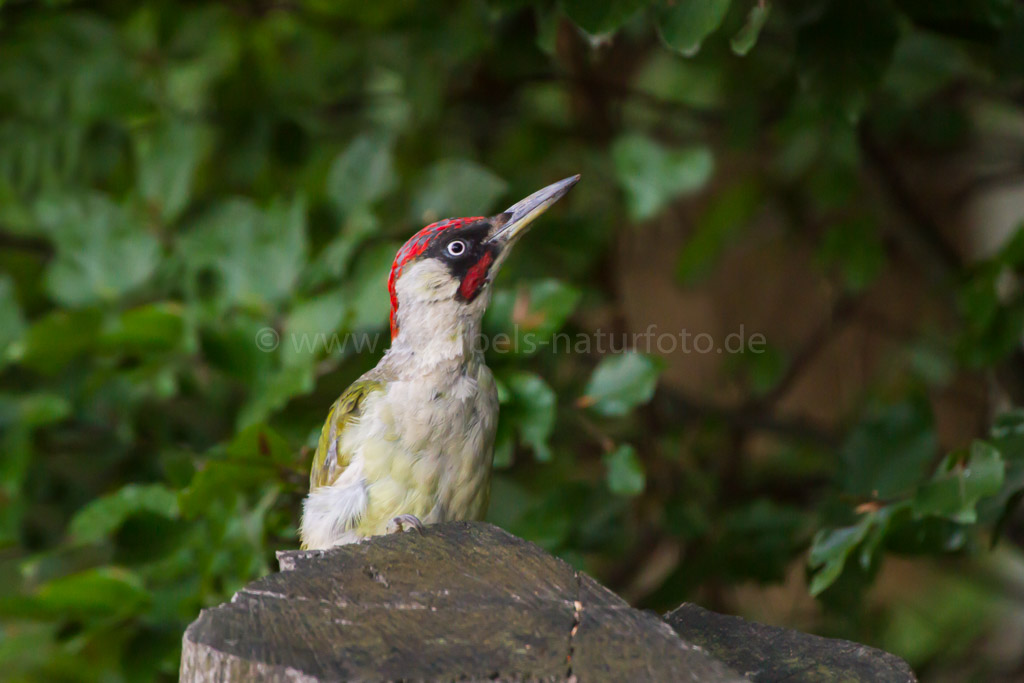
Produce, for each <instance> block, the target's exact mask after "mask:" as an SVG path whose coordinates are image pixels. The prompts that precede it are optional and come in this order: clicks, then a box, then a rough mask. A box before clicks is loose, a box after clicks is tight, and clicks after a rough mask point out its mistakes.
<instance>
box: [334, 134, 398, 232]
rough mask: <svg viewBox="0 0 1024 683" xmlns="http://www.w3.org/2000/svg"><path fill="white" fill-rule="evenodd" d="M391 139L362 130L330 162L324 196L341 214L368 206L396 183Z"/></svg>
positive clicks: (388, 191)
mask: <svg viewBox="0 0 1024 683" xmlns="http://www.w3.org/2000/svg"><path fill="white" fill-rule="evenodd" d="M392 157H393V154H392V142H391V140H390V139H388V138H385V137H384V136H381V135H372V134H365V135H360V136H359V137H357V138H356V139H355V140H353V141H352V142H351V143H350V144H349V146H348V147H347V148H346V149H345V151H343V152H342V153H341V154H339V155H338V156H337V158H335V160H334V163H333V164H331V170H330V171H329V172H328V174H327V196H328V198H329V199H330V200H331V203H332V204H333V205H334V208H335V209H337V210H338V212H339V213H341V214H342V215H348V214H350V213H352V211H354V210H355V209H359V208H363V207H366V206H369V205H370V204H372V203H373V202H375V201H377V200H378V199H380V198H382V197H385V196H387V194H388V193H390V192H391V191H392V190H393V189H394V188H395V185H396V184H397V181H398V177H397V175H396V174H395V169H394V160H393V158H392Z"/></svg>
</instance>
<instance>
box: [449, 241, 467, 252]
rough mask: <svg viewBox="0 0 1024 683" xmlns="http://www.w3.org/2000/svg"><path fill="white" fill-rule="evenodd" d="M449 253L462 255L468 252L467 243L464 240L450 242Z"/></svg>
mask: <svg viewBox="0 0 1024 683" xmlns="http://www.w3.org/2000/svg"><path fill="white" fill-rule="evenodd" d="M448 253H449V254H451V255H452V256H462V255H463V254H465V253H466V243H465V242H463V241H462V240H455V241H453V242H449V243H448Z"/></svg>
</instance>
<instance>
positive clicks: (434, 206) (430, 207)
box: [411, 159, 507, 223]
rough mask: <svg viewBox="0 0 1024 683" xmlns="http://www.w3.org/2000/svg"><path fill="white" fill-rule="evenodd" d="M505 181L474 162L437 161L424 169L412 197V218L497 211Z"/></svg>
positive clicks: (431, 219) (433, 218)
mask: <svg viewBox="0 0 1024 683" xmlns="http://www.w3.org/2000/svg"><path fill="white" fill-rule="evenodd" d="M506 188H507V184H506V183H505V181H504V180H502V179H501V178H499V177H498V176H496V175H495V174H494V173H492V172H491V171H489V170H488V169H486V168H484V167H483V166H481V165H480V164H478V163H476V162H474V161H468V160H464V159H453V160H448V161H440V162H438V163H436V164H434V165H433V166H431V167H430V169H428V170H427V172H426V174H425V176H424V178H423V179H422V181H421V182H420V184H419V187H418V188H417V190H416V194H415V196H414V197H413V200H412V210H411V215H412V219H413V220H414V221H418V222H421V223H432V222H434V221H437V220H439V219H442V218H447V217H452V216H483V215H490V214H492V213H496V211H495V202H497V201H498V197H500V196H501V195H502V194H503V193H504V192H505V190H506Z"/></svg>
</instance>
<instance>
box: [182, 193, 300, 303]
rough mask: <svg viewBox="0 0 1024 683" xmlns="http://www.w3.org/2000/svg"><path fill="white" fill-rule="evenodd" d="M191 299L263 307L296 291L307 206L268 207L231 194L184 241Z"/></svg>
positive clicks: (196, 225)
mask: <svg viewBox="0 0 1024 683" xmlns="http://www.w3.org/2000/svg"><path fill="white" fill-rule="evenodd" d="M178 257H179V259H181V261H182V263H183V264H184V267H185V271H186V281H185V287H186V291H187V292H188V294H189V296H190V298H192V299H196V300H201V301H202V300H211V301H213V302H214V303H215V304H216V305H217V307H218V308H223V307H227V306H230V305H232V304H239V305H243V306H256V307H261V306H265V305H267V304H270V303H276V302H279V301H281V300H282V299H284V298H285V297H286V296H287V295H288V294H290V293H291V291H292V288H293V286H294V284H295V282H296V280H297V278H298V276H299V273H300V272H301V271H302V269H303V267H304V266H305V265H306V228H305V206H304V204H303V203H302V202H301V201H296V202H292V203H290V204H285V203H281V202H276V203H274V204H271V206H269V207H268V208H267V209H266V210H261V209H258V208H257V207H256V206H254V205H253V204H252V202H250V201H248V200H246V199H231V200H228V201H226V202H224V203H222V204H219V205H218V206H216V207H214V208H213V209H211V210H210V211H208V212H207V213H206V214H205V215H204V216H203V217H202V218H201V219H200V220H198V221H197V222H196V224H195V225H194V226H193V227H192V229H191V230H190V231H189V232H188V234H186V235H185V236H184V237H182V238H181V239H180V240H179V242H178Z"/></svg>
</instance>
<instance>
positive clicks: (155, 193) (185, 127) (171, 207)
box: [135, 121, 211, 223]
mask: <svg viewBox="0 0 1024 683" xmlns="http://www.w3.org/2000/svg"><path fill="white" fill-rule="evenodd" d="M210 138H211V136H210V134H209V132H208V131H207V130H205V129H204V128H203V127H201V126H199V125H197V124H193V123H184V122H182V121H167V122H164V123H161V124H159V125H156V126H152V127H149V128H145V129H142V130H141V131H140V133H139V134H138V135H137V137H136V138H135V158H136V164H137V167H138V171H137V173H138V190H139V193H140V194H141V195H142V199H143V200H145V202H146V203H147V208H151V209H155V211H156V213H157V215H159V216H160V217H161V219H162V220H163V221H164V222H165V223H168V222H171V221H173V220H174V219H176V218H177V217H178V216H180V215H181V212H182V211H184V210H185V208H186V207H187V206H188V203H189V200H190V198H191V197H190V195H191V193H192V180H193V176H194V175H195V171H196V167H197V166H198V165H199V162H200V161H201V160H202V158H203V157H204V156H205V155H206V152H207V149H208V148H209V144H210Z"/></svg>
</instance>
